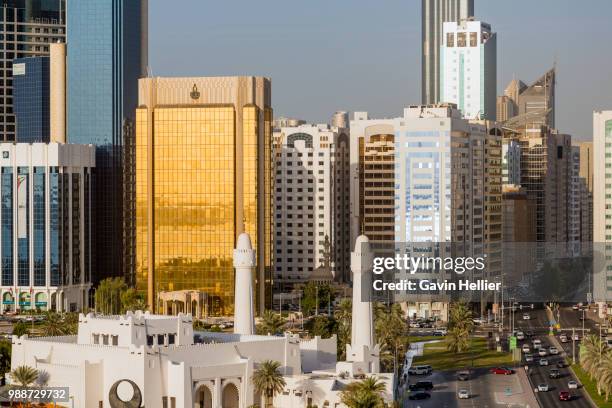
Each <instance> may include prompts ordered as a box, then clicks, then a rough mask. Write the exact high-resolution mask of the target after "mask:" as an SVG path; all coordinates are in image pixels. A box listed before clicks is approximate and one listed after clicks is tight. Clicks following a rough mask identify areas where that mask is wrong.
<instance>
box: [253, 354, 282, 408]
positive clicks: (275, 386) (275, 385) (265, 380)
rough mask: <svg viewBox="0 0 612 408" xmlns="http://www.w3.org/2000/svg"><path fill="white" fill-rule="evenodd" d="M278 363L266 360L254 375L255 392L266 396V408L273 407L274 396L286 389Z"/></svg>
mask: <svg viewBox="0 0 612 408" xmlns="http://www.w3.org/2000/svg"><path fill="white" fill-rule="evenodd" d="M280 365H281V364H280V363H279V362H278V361H272V360H264V361H262V362H261V364H260V365H259V367H258V368H257V369H256V370H255V372H254V373H253V379H252V381H253V385H254V386H255V391H256V392H258V393H260V394H261V395H264V396H265V399H266V400H265V404H264V407H273V405H272V402H273V400H274V396H275V395H276V394H278V393H280V392H281V391H282V390H283V389H284V388H285V385H286V383H285V379H284V378H283V375H282V374H281V372H280V371H279V367H280Z"/></svg>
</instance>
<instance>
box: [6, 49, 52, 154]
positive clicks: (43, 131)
mask: <svg viewBox="0 0 612 408" xmlns="http://www.w3.org/2000/svg"><path fill="white" fill-rule="evenodd" d="M13 110H14V112H15V125H16V126H15V130H16V139H17V142H24V143H35V142H44V143H48V142H49V57H33V58H17V59H15V60H13Z"/></svg>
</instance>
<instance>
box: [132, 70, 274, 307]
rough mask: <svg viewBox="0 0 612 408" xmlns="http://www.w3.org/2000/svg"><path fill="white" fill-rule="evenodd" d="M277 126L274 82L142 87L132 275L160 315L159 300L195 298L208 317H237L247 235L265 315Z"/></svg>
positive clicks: (224, 80) (162, 81)
mask: <svg viewBox="0 0 612 408" xmlns="http://www.w3.org/2000/svg"><path fill="white" fill-rule="evenodd" d="M271 119H272V108H271V85H270V80H269V79H267V78H262V77H214V78H145V79H141V80H140V81H139V107H138V109H137V111H136V130H135V151H134V156H135V160H134V167H133V169H134V175H135V176H134V179H135V193H134V195H135V197H134V198H135V203H136V205H135V214H134V215H133V216H134V217H135V223H134V224H135V227H134V229H135V234H134V237H135V238H134V265H135V271H133V272H134V274H135V281H136V286H137V288H138V289H139V290H141V291H146V293H147V301H148V303H149V306H150V307H154V310H158V309H160V311H162V310H161V306H160V305H159V304H158V302H157V300H156V299H157V294H158V293H160V292H173V291H184V290H196V291H199V292H201V293H203V294H204V296H205V298H206V299H207V300H206V301H207V305H206V306H205V307H206V310H207V312H208V314H209V315H231V314H232V313H233V302H234V299H233V297H234V274H233V269H232V251H233V248H234V246H235V240H236V239H237V237H238V235H239V234H240V233H242V232H247V233H249V235H250V236H251V239H252V241H253V247H254V249H256V254H257V267H256V276H255V283H256V294H255V299H256V304H257V309H258V310H259V311H263V309H264V308H265V306H266V304H268V303H269V300H268V299H269V297H270V293H269V290H268V288H269V286H270V283H271V268H272V259H271V253H272V251H271V246H272V241H271V238H272V219H271V215H272V214H271V205H272V203H271V192H272V185H271V183H272V180H271V178H270V175H271V173H272V172H271V168H270V166H271V163H272V161H271V131H272V127H271Z"/></svg>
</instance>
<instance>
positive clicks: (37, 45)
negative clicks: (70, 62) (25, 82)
mask: <svg viewBox="0 0 612 408" xmlns="http://www.w3.org/2000/svg"><path fill="white" fill-rule="evenodd" d="M1 7H2V11H1V13H2V16H1V17H2V20H1V24H0V37H1V42H2V45H1V46H0V79H1V80H2V83H1V85H0V90H1V92H0V105H2V106H3V109H2V110H1V111H0V141H15V132H16V125H15V113H14V109H13V60H14V59H16V58H25V57H35V56H45V55H49V44H50V43H55V42H58V41H59V42H64V39H65V36H66V33H65V27H66V25H65V18H64V16H65V10H66V2H65V0H4V1H3V2H2V6H1Z"/></svg>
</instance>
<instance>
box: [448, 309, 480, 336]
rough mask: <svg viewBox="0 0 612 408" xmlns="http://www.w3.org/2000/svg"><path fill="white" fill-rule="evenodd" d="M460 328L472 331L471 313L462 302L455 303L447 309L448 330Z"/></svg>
mask: <svg viewBox="0 0 612 408" xmlns="http://www.w3.org/2000/svg"><path fill="white" fill-rule="evenodd" d="M453 327H461V328H465V329H467V331H468V332H470V331H472V328H473V327H474V321H473V320H472V311H471V310H470V309H469V308H468V306H467V305H466V304H465V303H463V302H456V303H453V304H451V305H450V307H449V319H448V328H449V329H452V328H453Z"/></svg>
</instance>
